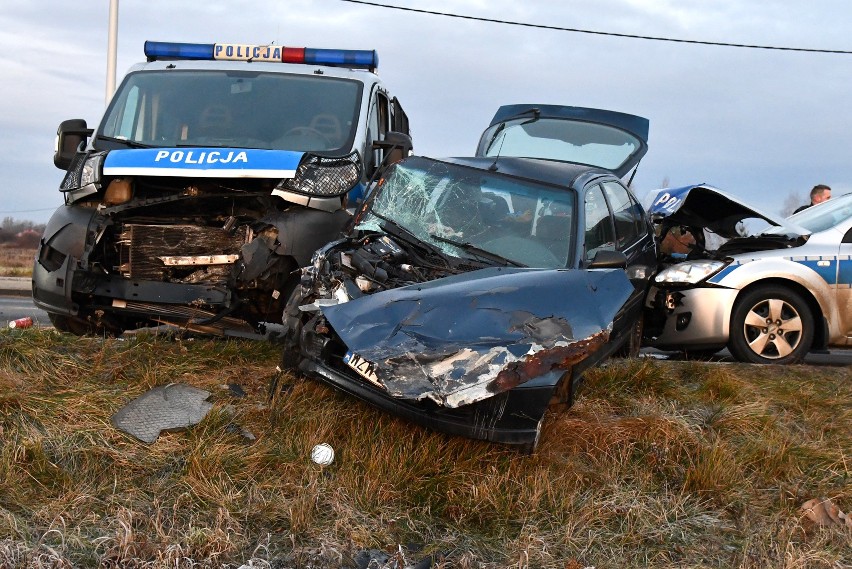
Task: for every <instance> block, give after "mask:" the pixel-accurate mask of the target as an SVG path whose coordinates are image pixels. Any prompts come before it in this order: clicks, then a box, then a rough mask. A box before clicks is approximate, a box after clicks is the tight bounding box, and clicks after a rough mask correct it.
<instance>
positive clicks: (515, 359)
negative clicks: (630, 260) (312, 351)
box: [319, 267, 633, 407]
mask: <svg viewBox="0 0 852 569" xmlns="http://www.w3.org/2000/svg"><path fill="white" fill-rule="evenodd" d="M632 290H633V286H632V284H631V283H630V281H629V280H628V279H627V277H626V275H625V273H624V271H621V270H568V269H525V268H504V267H499V268H498V267H493V268H485V269H480V270H475V271H471V272H467V273H462V274H458V275H453V276H449V277H445V278H440V279H437V280H434V281H430V282H425V283H419V284H414V285H409V286H403V287H400V288H395V289H391V290H386V291H382V292H377V293H375V294H371V295H367V296H362V297H359V298H354V299H352V300H349V301H348V302H345V303H342V304H334V305H323V306H320V307H319V308H320V310H321V311H322V313H323V314H324V315H325V317H326V319H327V320H328V322H329V323H330V324H331V326H332V327H333V328H334V330H335V331H336V332H337V334H338V335H339V336H340V339H341V340H342V341H343V342H344V343H345V344H346V346H347V348H348V349H349V350H350V351H351V352H355V353H357V354H358V355H359V356H361V357H362V358H364V359H366V360H369V361H371V362H373V364H374V365H375V366H376V372H377V376H378V377H379V378H380V379H381V383H382V384H383V385H382V386H383V387H384V388H385V389H386V390H387V391H388V392H389V393H390V394H391V395H392V396H394V397H399V398H404V399H413V400H424V399H430V400H432V401H434V402H436V403H437V404H439V405H442V406H446V407H459V406H461V405H466V404H469V403H473V402H476V401H480V400H483V399H486V398H488V397H491V396H493V395H495V394H497V393H500V392H503V391H506V390H509V389H512V388H514V387H516V386H517V385H519V384H523V383H526V382H527V381H530V380H532V379H534V378H536V377H539V376H544V375H546V374H551V377H552V373H553V372H559V373H557V377H558V376H559V375H561V371H562V370H564V371H567V370H569V369H571V367H572V366H573V365H575V364H576V363H578V362H580V361H582V360H584V359H586V358H587V357H589V356H590V355H591V354H593V353H594V352H595V351H596V350H597V349H598V348H600V347H601V346H603V345H604V344H605V343H606V341H607V339H608V337H609V331H610V329H611V327H612V322H613V320H614V319H615V316H616V314H617V313H618V312H619V311H620V310H621V309H622V307H623V305H624V303H625V302H626V301H627V299H628V298H629V296H630V294H631V292H632Z"/></svg>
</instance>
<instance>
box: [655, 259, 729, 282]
mask: <svg viewBox="0 0 852 569" xmlns="http://www.w3.org/2000/svg"><path fill="white" fill-rule="evenodd" d="M726 265H727V263H726V262H724V261H709V260H705V261H687V262H685V263H678V264H677V265H672V266H671V267H669V268H667V269H664V270H662V271H660V272H659V274H657V276H656V277H654V280H655V281H656V282H658V283H671V284H695V283H697V282H700V281H703V280H704V279H706V278H707V277H709V276H711V275H714V274H716V273H717V272H719V271H720V270H722V268H723V267H724V266H726Z"/></svg>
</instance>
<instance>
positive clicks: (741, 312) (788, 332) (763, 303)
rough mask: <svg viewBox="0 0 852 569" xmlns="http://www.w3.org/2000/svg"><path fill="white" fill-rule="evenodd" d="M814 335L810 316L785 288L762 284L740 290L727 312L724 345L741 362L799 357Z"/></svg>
mask: <svg viewBox="0 0 852 569" xmlns="http://www.w3.org/2000/svg"><path fill="white" fill-rule="evenodd" d="M813 339H814V316H813V314H812V313H811V310H810V307H808V304H807V302H805V299H804V298H802V295H800V294H799V293H797V292H795V291H793V290H790V289H789V288H786V287H783V286H777V285H765V286H761V287H758V288H755V289H754V290H751V291H749V292H747V293H746V294H744V295H743V296H742V298H740V299H739V300H738V301H737V303H736V305H735V306H734V310H733V312H732V313H731V332H730V338H729V340H728V349H729V350H730V351H731V354H732V355H733V356H734V357H735V358H736V359H738V360H739V361H741V362H750V363H756V364H791V363H796V362H800V361H802V359H804V357H805V354H807V353H808V351H809V350H810V348H811V343H812V342H813Z"/></svg>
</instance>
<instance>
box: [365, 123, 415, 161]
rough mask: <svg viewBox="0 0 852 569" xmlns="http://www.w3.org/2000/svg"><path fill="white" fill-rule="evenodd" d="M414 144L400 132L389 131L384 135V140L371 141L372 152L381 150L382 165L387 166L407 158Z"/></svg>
mask: <svg viewBox="0 0 852 569" xmlns="http://www.w3.org/2000/svg"><path fill="white" fill-rule="evenodd" d="M413 149H414V144H413V143H412V142H411V137H410V136H408V135H407V134H404V133H402V132H396V131H390V132H388V133H387V134H385V139H384V140H376V141H373V150H383V151H384V154H383V157H382V165H384V166H388V165H390V164H394V163H396V162H399V161H400V160H402V159H404V158H408V156H409V155H410V154H411V151H412V150H413Z"/></svg>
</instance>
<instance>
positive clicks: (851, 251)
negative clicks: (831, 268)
mask: <svg viewBox="0 0 852 569" xmlns="http://www.w3.org/2000/svg"><path fill="white" fill-rule="evenodd" d="M836 285H837V288H836V289H835V290H836V291H837V308H838V312H839V313H840V329H841V330H845V331H846V345H847V346H852V227H850V228H849V229H848V230H847V231H846V234H845V235H844V236H843V239H842V240H841V242H840V248H839V249H838V251H837V283H836Z"/></svg>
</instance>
